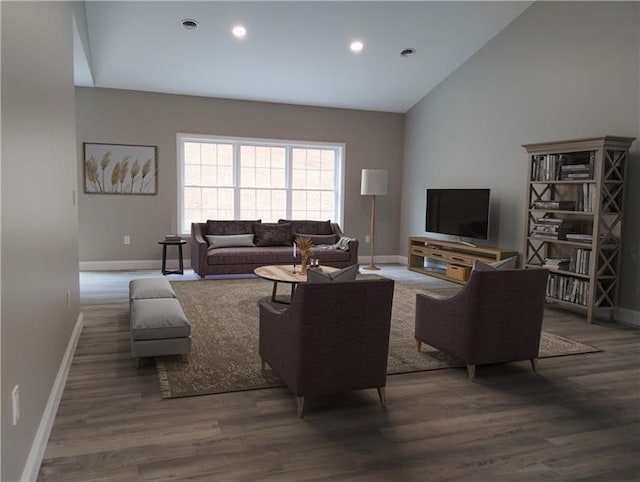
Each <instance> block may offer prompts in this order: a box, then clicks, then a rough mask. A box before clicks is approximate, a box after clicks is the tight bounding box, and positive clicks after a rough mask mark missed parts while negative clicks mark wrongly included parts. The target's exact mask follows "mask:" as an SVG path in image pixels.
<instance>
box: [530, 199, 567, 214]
mask: <svg viewBox="0 0 640 482" xmlns="http://www.w3.org/2000/svg"><path fill="white" fill-rule="evenodd" d="M575 207H576V203H575V202H574V201H554V200H542V199H538V200H537V201H533V209H545V210H550V209H551V210H553V209H558V210H561V211H573V210H574V209H575Z"/></svg>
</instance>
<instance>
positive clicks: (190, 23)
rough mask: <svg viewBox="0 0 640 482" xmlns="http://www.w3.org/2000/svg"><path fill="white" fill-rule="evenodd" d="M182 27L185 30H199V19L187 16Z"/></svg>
mask: <svg viewBox="0 0 640 482" xmlns="http://www.w3.org/2000/svg"><path fill="white" fill-rule="evenodd" d="M182 27H183V28H184V29H185V30H198V21H197V20H193V19H192V18H185V19H184V20H183V21H182Z"/></svg>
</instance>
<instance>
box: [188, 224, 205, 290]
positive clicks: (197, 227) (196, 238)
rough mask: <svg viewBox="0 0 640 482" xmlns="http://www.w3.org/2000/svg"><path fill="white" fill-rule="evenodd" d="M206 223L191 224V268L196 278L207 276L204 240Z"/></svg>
mask: <svg viewBox="0 0 640 482" xmlns="http://www.w3.org/2000/svg"><path fill="white" fill-rule="evenodd" d="M206 226H207V225H206V223H191V268H193V271H195V273H196V274H197V275H198V276H201V277H204V276H205V275H206V274H207V250H208V245H207V241H206V240H205V238H204V229H206Z"/></svg>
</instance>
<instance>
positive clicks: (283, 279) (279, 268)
mask: <svg viewBox="0 0 640 482" xmlns="http://www.w3.org/2000/svg"><path fill="white" fill-rule="evenodd" d="M300 269H301V268H300V265H296V266H295V271H294V266H293V265H292V264H277V265H270V266H260V267H259V268H256V269H254V270H253V272H254V273H255V275H256V276H258V277H260V278H263V279H266V280H269V281H273V291H272V292H271V301H273V302H274V303H285V304H289V303H290V302H289V301H283V300H278V299H276V294H277V293H278V283H288V284H290V285H291V298H293V295H294V293H295V292H296V286H297V285H298V283H306V282H307V275H306V274H302V273H301V271H300ZM309 269H316V270H317V269H320V270H322V271H323V272H325V273H333V272H334V271H338V269H339V268H334V267H333V266H320V267H319V268H309Z"/></svg>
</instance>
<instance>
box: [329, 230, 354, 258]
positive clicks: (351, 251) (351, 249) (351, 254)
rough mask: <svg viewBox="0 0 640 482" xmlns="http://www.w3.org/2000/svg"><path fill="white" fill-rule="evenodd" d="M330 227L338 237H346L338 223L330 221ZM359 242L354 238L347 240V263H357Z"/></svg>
mask: <svg viewBox="0 0 640 482" xmlns="http://www.w3.org/2000/svg"><path fill="white" fill-rule="evenodd" d="M331 229H332V231H333V233H334V234H337V235H338V239H340V238H343V237H348V236H346V235H345V234H344V232H343V231H342V229H341V228H340V225H339V224H338V223H331ZM359 246H360V243H359V242H358V240H357V239H356V238H351V240H350V241H349V264H358V247H359Z"/></svg>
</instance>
